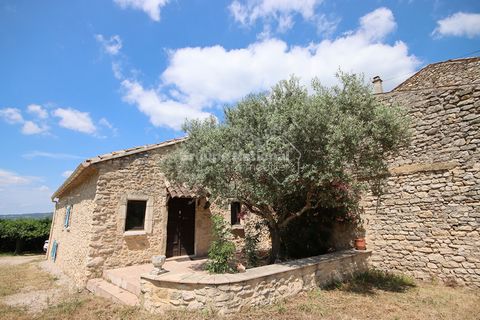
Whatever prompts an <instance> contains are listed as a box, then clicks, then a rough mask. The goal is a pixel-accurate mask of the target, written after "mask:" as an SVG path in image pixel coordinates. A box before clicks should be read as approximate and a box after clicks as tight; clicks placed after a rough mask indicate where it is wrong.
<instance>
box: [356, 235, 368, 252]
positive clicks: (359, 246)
mask: <svg viewBox="0 0 480 320" xmlns="http://www.w3.org/2000/svg"><path fill="white" fill-rule="evenodd" d="M355 249H357V250H367V246H366V244H365V238H358V239H355Z"/></svg>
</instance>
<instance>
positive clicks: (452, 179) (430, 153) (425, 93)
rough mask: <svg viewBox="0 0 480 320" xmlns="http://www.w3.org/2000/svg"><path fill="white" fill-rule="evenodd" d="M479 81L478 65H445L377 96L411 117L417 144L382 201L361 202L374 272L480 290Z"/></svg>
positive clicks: (395, 162)
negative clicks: (453, 281)
mask: <svg viewBox="0 0 480 320" xmlns="http://www.w3.org/2000/svg"><path fill="white" fill-rule="evenodd" d="M479 79H480V59H478V58H477V59H466V60H462V61H454V62H445V63H443V64H436V65H433V66H430V67H427V68H426V69H425V70H422V71H420V72H419V73H418V74H417V75H416V76H414V77H412V78H411V79H409V80H407V82H406V83H405V84H403V85H401V86H400V87H399V88H398V89H400V90H399V91H398V89H397V90H394V91H392V92H390V93H386V94H383V95H378V98H379V99H380V100H382V101H385V102H387V103H389V104H393V103H396V104H399V105H401V106H403V107H405V108H406V109H407V110H408V113H409V114H410V116H411V119H412V125H411V128H412V132H413V140H412V143H411V146H410V147H409V148H408V149H406V150H403V151H402V152H401V154H400V155H399V156H398V157H396V158H394V159H390V168H391V169H390V172H391V176H390V177H388V181H387V187H386V190H385V191H386V192H385V194H384V195H383V196H381V198H380V199H379V201H378V202H377V200H378V199H377V198H376V197H373V196H372V195H367V196H366V197H365V198H364V203H363V205H364V208H365V220H366V231H367V245H368V248H369V249H372V251H373V255H372V259H371V261H372V264H373V265H374V266H376V267H378V268H382V269H386V270H396V271H400V272H404V273H408V274H411V275H413V276H415V277H417V278H420V279H429V278H432V277H433V278H439V279H441V280H444V281H451V280H455V281H457V282H458V283H460V284H466V285H471V286H477V287H479V286H480V247H479V244H480V233H479V232H480V230H479V226H480V171H479V169H480V161H479V160H480V153H479V147H480V130H479V128H480V82H479V81H478V80H479ZM450 84H455V85H454V86H447V87H445V86H444V87H440V88H439V87H435V88H431V87H429V86H431V85H434V86H438V85H450ZM407 89H411V91H407Z"/></svg>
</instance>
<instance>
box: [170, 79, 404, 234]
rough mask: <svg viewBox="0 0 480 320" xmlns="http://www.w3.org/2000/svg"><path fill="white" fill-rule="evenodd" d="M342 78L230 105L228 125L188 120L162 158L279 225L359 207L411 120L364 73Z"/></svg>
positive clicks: (215, 194)
mask: <svg viewBox="0 0 480 320" xmlns="http://www.w3.org/2000/svg"><path fill="white" fill-rule="evenodd" d="M337 77H338V79H339V83H340V84H339V85H337V86H334V87H331V88H327V87H324V86H322V85H321V84H320V83H319V82H318V81H317V80H314V81H313V82H312V90H311V92H309V91H308V89H307V88H306V87H303V86H301V85H300V84H299V81H298V79H296V78H291V79H290V80H287V81H281V82H279V83H278V84H277V85H276V86H275V87H273V88H272V90H271V92H265V93H260V94H252V95H249V96H247V97H246V98H244V99H243V100H242V101H241V102H239V103H238V104H237V105H235V106H233V107H226V108H225V111H224V113H225V120H224V121H222V122H217V121H216V119H214V118H210V119H207V120H205V121H190V122H187V123H186V124H185V125H184V130H185V131H186V132H187V134H188V140H187V141H186V142H185V143H183V144H182V145H181V146H180V147H179V148H177V149H176V150H175V151H174V152H173V153H171V154H170V155H169V156H168V157H166V158H165V160H164V161H163V162H162V167H163V170H164V171H165V173H166V176H167V178H168V179H171V180H174V181H177V182H180V183H186V184H187V185H190V186H195V187H202V188H203V189H204V190H206V191H208V193H209V194H210V195H211V196H210V198H211V199H216V198H223V199H236V200H238V201H241V202H242V203H244V204H245V205H246V206H247V207H248V209H249V211H250V212H252V213H254V214H257V215H259V216H261V217H262V218H263V219H265V221H266V223H267V225H268V227H269V229H270V231H271V232H275V231H278V230H279V229H281V228H283V227H284V226H285V225H286V224H288V222H289V221H291V220H292V219H294V218H295V217H297V216H299V215H301V214H303V213H304V212H306V211H308V210H311V209H312V208H316V207H332V206H333V207H340V206H342V207H347V208H349V210H348V211H349V212H351V213H352V214H353V213H355V212H356V210H357V203H358V195H359V192H360V190H362V188H364V187H366V186H367V184H368V182H372V181H373V180H375V181H378V179H380V178H382V177H384V176H385V175H386V173H387V166H386V161H385V159H386V158H387V156H389V155H391V154H395V153H396V152H398V151H399V150H400V149H401V148H402V147H403V146H405V145H406V144H407V142H408V140H409V133H408V121H407V117H406V115H405V113H404V112H403V111H402V109H401V108H400V107H398V106H385V105H383V104H381V103H380V102H378V101H377V100H376V99H375V97H374V96H373V95H372V94H371V88H370V87H369V86H367V85H364V82H363V78H362V77H359V76H356V75H352V74H344V73H339V74H338V75H337ZM372 178H375V179H372ZM272 236H273V235H272ZM272 241H273V239H272Z"/></svg>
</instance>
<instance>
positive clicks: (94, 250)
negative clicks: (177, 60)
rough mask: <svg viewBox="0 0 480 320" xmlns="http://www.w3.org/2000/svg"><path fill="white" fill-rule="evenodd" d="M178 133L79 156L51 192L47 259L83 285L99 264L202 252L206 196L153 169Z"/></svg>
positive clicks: (205, 239)
mask: <svg viewBox="0 0 480 320" xmlns="http://www.w3.org/2000/svg"><path fill="white" fill-rule="evenodd" d="M182 141H183V139H176V140H170V141H166V142H162V143H159V144H154V145H147V146H143V147H138V148H132V149H128V150H123V151H119V152H112V153H109V154H105V155H101V156H97V157H95V158H91V159H87V160H85V161H84V162H82V163H81V164H80V165H79V166H78V167H77V168H76V170H75V171H74V172H73V173H72V175H71V176H70V177H69V178H68V179H67V180H66V181H65V182H64V183H63V184H62V185H61V186H60V188H59V189H58V190H57V191H56V192H55V193H54V194H53V196H52V199H53V201H54V202H55V213H54V217H53V222H52V229H51V233H50V248H49V255H48V259H50V260H53V261H55V264H56V265H58V266H59V267H60V268H61V269H62V271H63V272H64V273H66V274H67V275H68V276H70V277H71V278H73V279H74V281H75V283H76V284H77V285H78V286H80V287H83V286H85V284H86V281H87V280H88V279H91V278H94V277H98V276H100V275H101V274H102V271H103V270H104V269H112V268H117V267H124V266H129V265H134V264H142V263H148V262H150V261H151V258H152V256H153V255H159V254H165V255H166V256H167V257H171V256H180V255H190V256H204V255H206V253H207V251H208V247H209V244H210V237H211V235H210V230H211V222H210V211H209V209H207V208H206V206H205V199H202V198H200V199H197V198H196V196H195V195H193V194H192V192H191V191H189V190H187V189H185V188H183V187H181V186H174V185H171V184H169V183H168V182H167V181H166V180H165V179H164V177H163V174H162V173H161V172H160V171H159V161H160V159H161V157H162V156H163V155H164V154H165V153H166V152H168V151H169V150H171V148H174V147H175V145H177V144H178V143H181V142H182ZM180 221H181V223H180Z"/></svg>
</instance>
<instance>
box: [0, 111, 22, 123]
mask: <svg viewBox="0 0 480 320" xmlns="http://www.w3.org/2000/svg"><path fill="white" fill-rule="evenodd" d="M0 117H2V118H3V119H4V120H5V121H6V122H8V123H10V124H15V123H23V121H24V120H23V117H22V112H21V111H20V110H19V109H17V108H4V109H0Z"/></svg>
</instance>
